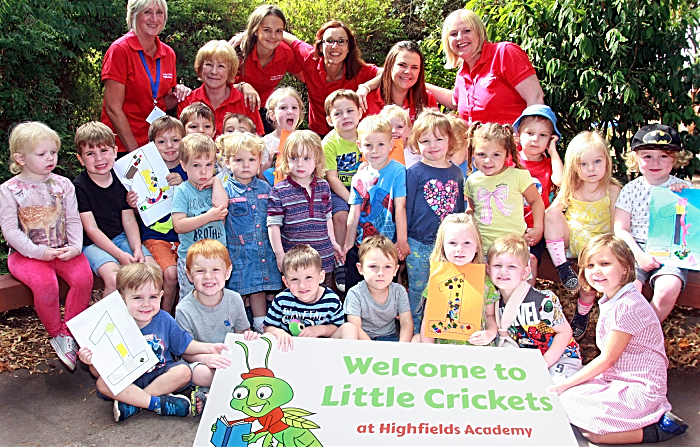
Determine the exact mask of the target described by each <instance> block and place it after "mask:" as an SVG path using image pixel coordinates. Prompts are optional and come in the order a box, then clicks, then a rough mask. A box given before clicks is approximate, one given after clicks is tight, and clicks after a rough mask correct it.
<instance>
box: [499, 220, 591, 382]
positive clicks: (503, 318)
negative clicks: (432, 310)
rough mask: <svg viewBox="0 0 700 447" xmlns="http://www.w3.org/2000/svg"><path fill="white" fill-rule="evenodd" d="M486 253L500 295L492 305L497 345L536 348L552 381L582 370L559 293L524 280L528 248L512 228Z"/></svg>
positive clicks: (577, 350) (526, 273)
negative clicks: (535, 286)
mask: <svg viewBox="0 0 700 447" xmlns="http://www.w3.org/2000/svg"><path fill="white" fill-rule="evenodd" d="M487 258H488V264H487V266H486V272H487V273H488V275H489V277H490V278H491V281H493V284H494V285H495V286H496V287H497V288H498V291H499V292H500V294H501V300H500V301H499V303H498V307H499V309H497V310H496V324H497V326H498V335H499V337H500V340H499V346H504V345H505V346H506V347H511V346H517V347H520V348H529V349H539V350H540V352H541V353H542V359H543V360H544V362H545V363H546V364H547V368H548V369H549V375H551V376H552V379H553V380H554V383H558V382H560V381H562V380H564V379H566V378H567V377H570V376H571V375H573V374H574V373H575V372H576V371H578V370H579V369H581V350H580V348H579V345H578V343H576V341H575V340H574V339H573V338H572V337H571V326H569V323H568V322H567V321H566V318H564V312H563V311H562V308H561V304H559V298H557V296H556V295H555V294H553V293H552V292H550V291H549V290H543V291H538V290H535V289H534V288H533V287H532V286H531V285H530V284H528V283H527V281H526V280H527V277H528V275H529V274H530V267H528V261H529V259H530V252H529V250H528V243H527V242H526V241H525V239H524V238H523V237H522V236H521V235H519V234H515V233H511V234H507V235H505V236H501V237H500V238H498V239H496V240H495V241H494V242H493V243H492V244H491V247H489V251H488V255H487ZM509 345H511V346H509Z"/></svg>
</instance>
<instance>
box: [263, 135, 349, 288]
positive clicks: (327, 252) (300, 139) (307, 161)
mask: <svg viewBox="0 0 700 447" xmlns="http://www.w3.org/2000/svg"><path fill="white" fill-rule="evenodd" d="M324 166H325V158H324V157H323V148H322V147H321V139H320V138H319V136H318V135H316V134H315V133H314V132H312V131H310V130H298V131H296V132H292V133H291V134H290V135H289V137H287V139H286V140H285V142H284V148H283V150H282V160H281V163H280V166H279V169H280V171H281V172H282V173H283V174H284V175H286V176H287V178H286V179H285V180H282V181H281V182H279V183H277V184H276V185H275V186H274V187H273V188H272V192H271V193H270V199H269V201H268V205H267V227H268V231H269V233H270V242H271V243H272V250H273V251H274V252H275V258H276V259H277V267H278V268H279V270H280V271H282V259H284V253H285V252H286V251H287V250H289V249H290V248H292V247H294V246H296V245H299V244H308V245H310V246H311V247H312V248H314V249H315V250H316V251H317V252H318V253H319V254H320V255H321V259H322V261H323V270H324V271H325V272H326V279H325V281H324V283H325V284H326V285H328V286H331V285H332V284H333V281H332V276H333V275H331V274H330V273H332V272H333V268H334V266H335V262H334V261H335V260H340V259H341V253H342V249H341V248H340V246H339V245H338V244H337V243H336V240H335V233H333V219H332V217H331V189H330V187H329V186H328V182H326V181H325V180H323V173H324Z"/></svg>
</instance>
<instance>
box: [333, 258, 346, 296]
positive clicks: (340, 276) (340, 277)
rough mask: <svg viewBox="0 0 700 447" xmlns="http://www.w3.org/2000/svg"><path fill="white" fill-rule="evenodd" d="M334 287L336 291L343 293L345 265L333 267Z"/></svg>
mask: <svg viewBox="0 0 700 447" xmlns="http://www.w3.org/2000/svg"><path fill="white" fill-rule="evenodd" d="M334 273H335V286H336V287H337V288H338V291H340V292H343V293H344V292H345V264H336V266H335V270H334Z"/></svg>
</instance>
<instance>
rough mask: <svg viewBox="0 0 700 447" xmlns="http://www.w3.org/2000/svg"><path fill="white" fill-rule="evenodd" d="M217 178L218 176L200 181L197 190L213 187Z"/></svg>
mask: <svg viewBox="0 0 700 447" xmlns="http://www.w3.org/2000/svg"><path fill="white" fill-rule="evenodd" d="M166 178H167V177H166ZM215 178H216V176H214V177H212V178H210V179H209V180H207V181H206V182H204V183H199V184H198V185H197V191H201V190H203V189H208V188H211V187H212V186H213V185H214V179H215Z"/></svg>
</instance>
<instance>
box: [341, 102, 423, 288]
mask: <svg viewBox="0 0 700 447" xmlns="http://www.w3.org/2000/svg"><path fill="white" fill-rule="evenodd" d="M357 134H358V140H357V146H358V147H359V149H360V152H362V155H363V157H364V159H365V160H367V163H368V164H369V166H367V167H365V168H363V169H360V170H359V171H358V172H357V174H355V176H354V177H353V178H352V189H351V191H350V199H349V200H348V203H349V205H350V213H349V214H348V220H347V232H346V235H345V242H344V245H343V253H345V287H346V288H347V289H350V288H351V287H354V286H355V285H356V284H357V283H359V282H360V281H362V277H361V276H360V273H359V272H358V267H357V265H358V264H357V262H358V260H359V257H358V248H359V247H360V244H362V240H363V238H364V237H366V236H371V235H373V234H383V235H384V236H386V237H388V238H389V239H391V240H395V241H396V245H397V247H398V250H399V252H398V253H399V259H403V258H404V257H405V255H406V254H408V252H409V251H410V250H409V248H408V236H407V231H406V168H405V167H403V165H401V163H399V162H397V161H396V160H391V159H390V158H389V152H390V151H391V148H392V139H391V123H390V122H389V121H387V120H386V119H384V118H382V117H381V116H379V115H373V116H369V117H367V118H365V119H364V120H362V122H361V123H360V125H359V126H358V127H357Z"/></svg>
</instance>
